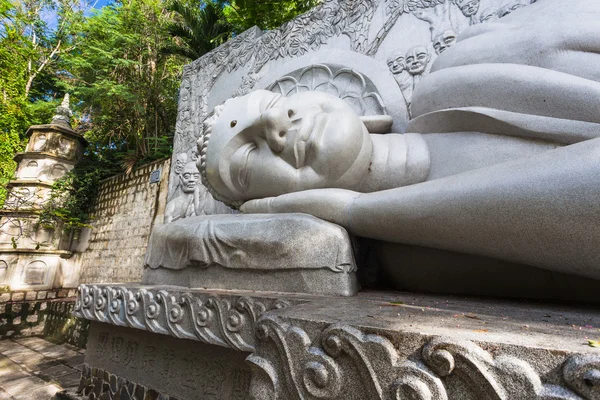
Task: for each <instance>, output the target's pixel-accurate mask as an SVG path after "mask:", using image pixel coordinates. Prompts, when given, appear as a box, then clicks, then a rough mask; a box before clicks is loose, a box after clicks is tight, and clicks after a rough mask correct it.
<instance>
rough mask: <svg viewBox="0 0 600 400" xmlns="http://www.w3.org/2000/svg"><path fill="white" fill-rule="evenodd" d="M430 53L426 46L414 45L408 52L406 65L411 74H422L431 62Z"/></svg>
mask: <svg viewBox="0 0 600 400" xmlns="http://www.w3.org/2000/svg"><path fill="white" fill-rule="evenodd" d="M430 58H431V57H430V56H429V53H428V52H427V48H425V46H416V47H413V48H412V49H410V50H409V51H408V53H406V66H407V68H408V72H409V73H410V74H411V75H421V74H422V73H423V72H425V68H426V67H427V63H428V62H429V59H430Z"/></svg>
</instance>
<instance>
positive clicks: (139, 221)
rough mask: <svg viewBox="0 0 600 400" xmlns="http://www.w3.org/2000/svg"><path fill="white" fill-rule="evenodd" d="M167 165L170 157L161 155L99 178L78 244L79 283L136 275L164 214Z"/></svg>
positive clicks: (127, 279)
mask: <svg viewBox="0 0 600 400" xmlns="http://www.w3.org/2000/svg"><path fill="white" fill-rule="evenodd" d="M157 170H160V171H161V173H160V178H159V180H158V182H156V183H151V182H150V181H151V179H150V178H151V175H152V173H153V172H154V171H157ZM169 170H170V161H169V160H160V161H156V162H153V163H150V164H147V165H144V166H142V167H140V168H138V169H136V170H134V171H133V172H132V173H130V174H121V175H117V176H114V177H111V178H109V179H106V180H104V181H102V183H101V187H100V193H99V196H98V199H97V201H96V204H95V205H94V206H93V209H92V213H91V217H92V220H91V221H92V222H91V228H90V229H88V230H86V231H84V232H82V234H81V238H80V244H79V248H78V249H77V250H78V251H80V252H81V253H80V254H78V255H77V256H76V257H77V258H78V262H79V264H80V268H81V274H80V282H81V283H108V282H136V281H140V279H141V277H142V269H143V261H144V255H145V253H146V246H147V244H148V238H149V236H150V232H151V230H152V228H153V226H154V225H155V224H161V223H162V222H163V219H164V210H165V204H166V202H167V183H168V182H167V180H168V176H169Z"/></svg>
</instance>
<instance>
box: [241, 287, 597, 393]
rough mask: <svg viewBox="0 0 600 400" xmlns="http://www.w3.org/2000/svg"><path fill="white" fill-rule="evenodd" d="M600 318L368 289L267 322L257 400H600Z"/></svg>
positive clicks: (259, 353)
mask: <svg viewBox="0 0 600 400" xmlns="http://www.w3.org/2000/svg"><path fill="white" fill-rule="evenodd" d="M599 328H600V312H599V311H598V310H594V309H588V308H577V307H565V306H553V305H548V304H541V303H531V302H527V303H526V302H515V301H500V300H485V299H465V298H454V297H448V296H424V295H412V294H405V293H403V294H394V293H362V294H360V295H359V296H357V297H355V298H343V299H335V300H334V301H331V300H330V301H329V302H325V301H314V302H310V303H306V304H301V305H297V306H294V307H290V308H288V309H285V310H277V311H273V312H268V313H266V314H264V315H263V317H261V318H260V319H259V321H257V323H256V334H257V341H256V349H255V352H254V353H253V354H252V355H251V356H249V357H248V360H247V361H248V362H250V363H251V365H252V368H253V384H252V388H253V391H252V398H255V399H262V398H271V399H288V398H327V399H345V400H346V399H347V400H352V399H356V400H358V399H406V398H409V399H421V400H424V399H429V400H433V399H436V400H447V399H461V400H463V399H465V400H466V399H473V400H475V399H477V400H479V399H511V400H513V399H516V400H530V399H546V400H550V399H553V400H557V399H563V400H566V399H571V400H576V399H577V400H581V399H587V400H596V399H600V349H598V348H592V347H590V346H589V345H588V342H587V340H588V339H587V338H590V339H592V338H596V339H597V338H600V329H599Z"/></svg>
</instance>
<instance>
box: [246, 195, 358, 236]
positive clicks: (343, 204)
mask: <svg viewBox="0 0 600 400" xmlns="http://www.w3.org/2000/svg"><path fill="white" fill-rule="evenodd" d="M359 195H360V193H358V192H354V191H352V190H345V189H312V190H305V191H302V192H294V193H288V194H284V195H281V196H277V197H267V198H264V199H258V200H249V201H247V202H245V203H244V204H242V206H241V207H240V210H241V211H242V212H244V213H250V214H259V213H260V214H262V213H305V214H311V215H313V216H315V217H317V218H320V219H322V220H325V221H329V222H333V223H334V224H337V225H340V226H343V227H345V228H349V210H350V207H351V206H352V203H353V202H354V200H355V199H356V198H357V197H358V196H359Z"/></svg>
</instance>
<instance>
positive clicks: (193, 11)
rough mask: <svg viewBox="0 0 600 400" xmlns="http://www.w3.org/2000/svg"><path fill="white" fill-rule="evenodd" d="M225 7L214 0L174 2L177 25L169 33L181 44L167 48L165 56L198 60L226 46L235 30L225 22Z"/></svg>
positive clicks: (170, 8) (176, 43) (169, 25)
mask: <svg viewBox="0 0 600 400" xmlns="http://www.w3.org/2000/svg"><path fill="white" fill-rule="evenodd" d="M223 7H224V6H223V4H222V3H220V2H217V1H213V0H207V1H203V0H188V1H184V0H174V1H172V2H171V3H170V4H169V7H168V9H169V10H170V11H172V12H173V21H172V22H170V23H168V24H167V30H168V31H169V33H170V34H171V35H172V36H174V37H176V38H178V39H179V40H178V41H176V42H173V43H169V44H168V45H167V46H165V48H164V51H165V53H167V54H178V55H181V56H183V57H186V58H188V59H190V60H195V59H197V58H200V57H201V56H202V55H204V54H205V53H208V52H209V51H211V50H212V49H214V48H216V47H218V46H220V45H221V44H223V43H225V42H226V41H227V39H229V38H230V37H231V32H232V26H231V24H230V23H229V22H228V21H227V20H226V19H225V13H224V12H223Z"/></svg>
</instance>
